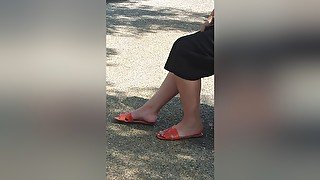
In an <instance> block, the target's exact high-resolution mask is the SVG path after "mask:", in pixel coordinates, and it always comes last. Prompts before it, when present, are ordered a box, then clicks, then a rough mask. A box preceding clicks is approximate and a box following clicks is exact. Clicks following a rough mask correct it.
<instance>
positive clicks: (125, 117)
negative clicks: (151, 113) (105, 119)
mask: <svg viewBox="0 0 320 180" xmlns="http://www.w3.org/2000/svg"><path fill="white" fill-rule="evenodd" d="M114 119H116V120H117V121H118V122H121V123H137V124H144V125H154V124H155V123H156V122H148V121H145V120H139V119H133V117H132V114H131V113H122V114H120V115H119V116H117V117H115V118H114Z"/></svg>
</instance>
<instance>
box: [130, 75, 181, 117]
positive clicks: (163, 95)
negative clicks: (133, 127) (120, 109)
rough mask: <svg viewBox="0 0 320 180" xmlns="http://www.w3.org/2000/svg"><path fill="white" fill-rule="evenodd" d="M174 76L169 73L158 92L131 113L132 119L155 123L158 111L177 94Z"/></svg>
mask: <svg viewBox="0 0 320 180" xmlns="http://www.w3.org/2000/svg"><path fill="white" fill-rule="evenodd" d="M174 76H175V75H174V74H173V73H171V72H169V73H168V74H167V77H166V78H165V80H164V81H163V82H162V84H161V86H160V88H159V90H158V91H157V92H156V93H155V94H154V95H153V96H152V97H151V99H150V100H148V101H147V102H146V103H145V104H144V105H143V106H141V107H140V108H138V109H136V110H134V111H132V112H131V114H132V117H133V118H134V119H141V120H145V121H149V122H155V121H156V119H157V115H158V113H159V111H160V109H161V108H162V107H163V106H164V105H165V104H167V102H169V101H170V100H171V99H172V98H173V97H174V96H176V95H177V94H178V88H177V85H176V83H175V77H174Z"/></svg>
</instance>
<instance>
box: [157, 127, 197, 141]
mask: <svg viewBox="0 0 320 180" xmlns="http://www.w3.org/2000/svg"><path fill="white" fill-rule="evenodd" d="M156 136H157V138H158V139H161V140H166V141H177V140H182V139H190V138H199V137H202V136H203V132H202V131H201V132H200V133H197V134H193V135H189V136H183V137H181V136H180V135H179V133H178V130H177V129H176V128H174V127H170V128H168V129H166V130H164V131H162V133H161V131H160V132H158V133H157V134H156Z"/></svg>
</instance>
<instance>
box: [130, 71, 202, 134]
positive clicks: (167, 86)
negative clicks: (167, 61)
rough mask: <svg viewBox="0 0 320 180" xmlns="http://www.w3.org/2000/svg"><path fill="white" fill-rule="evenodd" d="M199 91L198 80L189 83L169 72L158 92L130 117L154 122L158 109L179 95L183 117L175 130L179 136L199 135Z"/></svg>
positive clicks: (200, 126)
mask: <svg viewBox="0 0 320 180" xmlns="http://www.w3.org/2000/svg"><path fill="white" fill-rule="evenodd" d="M200 90H201V80H200V79H199V80H196V81H189V80H185V79H182V78H180V77H178V76H176V75H175V74H173V73H171V72H169V73H168V74H167V77H166V78H165V80H164V81H163V83H162V84H161V86H160V88H159V90H158V91H157V92H156V93H155V94H154V95H153V96H152V97H151V99H150V100H148V101H147V102H146V103H145V104H144V105H143V106H141V107H140V108H138V109H136V110H134V111H132V112H131V113H132V116H133V118H134V119H143V120H145V121H149V122H155V121H156V119H157V115H158V113H159V111H160V109H161V108H162V107H163V106H164V105H165V104H166V103H167V102H168V101H170V100H171V99H172V98H173V97H174V96H176V95H177V94H178V93H179V94H180V99H181V103H182V107H183V117H182V120H181V121H180V122H179V123H178V124H177V125H175V128H176V129H177V130H178V132H179V135H181V136H187V135H192V134H195V133H199V132H200V131H201V130H202V128H203V126H202V121H201V118H200Z"/></svg>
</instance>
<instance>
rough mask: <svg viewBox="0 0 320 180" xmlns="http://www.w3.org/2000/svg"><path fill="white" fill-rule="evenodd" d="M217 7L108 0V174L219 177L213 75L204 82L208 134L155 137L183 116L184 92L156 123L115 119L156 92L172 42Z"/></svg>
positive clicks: (206, 1)
mask: <svg viewBox="0 0 320 180" xmlns="http://www.w3.org/2000/svg"><path fill="white" fill-rule="evenodd" d="M109 2H110V1H109ZM199 2H201V3H199ZM212 8H213V3H212V1H211V0H201V1H193V0H175V1H171V0H170V1H169V0H148V1H124V0H113V1H112V2H110V3H107V36H106V45H107V67H106V74H107V78H106V81H107V87H106V92H107V107H108V108H107V152H106V153H107V167H106V172H107V179H150V178H155V179H212V178H213V127H212V124H213V77H209V78H205V79H203V83H202V94H201V103H202V104H201V111H202V118H203V121H204V123H205V132H206V136H205V138H202V139H193V140H187V141H179V142H164V141H159V140H157V139H156V138H155V136H154V134H155V133H156V132H157V131H159V130H161V129H164V128H167V127H170V126H171V125H173V124H176V123H178V122H179V119H180V118H181V116H182V111H181V107H180V102H179V99H178V97H176V98H174V99H173V100H172V101H170V102H169V103H168V105H166V106H165V107H164V108H163V109H162V111H161V112H160V115H159V121H158V123H157V125H156V126H154V127H145V126H142V125H130V126H127V125H123V124H117V123H114V122H113V117H114V116H115V115H117V114H118V113H120V112H123V111H130V110H132V109H134V108H137V107H139V106H140V105H142V104H143V103H144V102H146V101H147V99H148V98H150V97H151V96H152V94H153V93H154V92H155V91H156V90H157V88H158V87H159V85H160V84H161V82H162V81H163V79H164V78H165V75H166V73H167V72H166V70H164V69H163V66H164V63H165V61H166V58H167V57H168V53H169V51H170V49H171V46H172V43H173V42H174V41H175V40H176V39H177V38H179V37H180V36H183V35H186V34H190V33H192V32H195V31H197V30H198V29H199V26H200V24H201V22H202V20H203V19H204V16H205V15H207V14H208V13H210V11H211V10H212Z"/></svg>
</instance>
